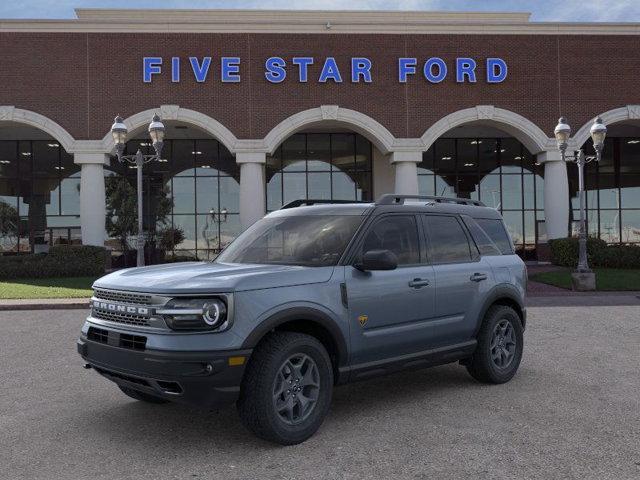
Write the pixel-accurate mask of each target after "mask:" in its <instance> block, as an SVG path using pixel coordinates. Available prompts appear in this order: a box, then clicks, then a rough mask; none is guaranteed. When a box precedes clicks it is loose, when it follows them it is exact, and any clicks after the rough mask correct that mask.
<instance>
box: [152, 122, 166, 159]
mask: <svg viewBox="0 0 640 480" xmlns="http://www.w3.org/2000/svg"><path fill="white" fill-rule="evenodd" d="M149 136H150V137H151V141H152V142H153V148H155V150H156V153H157V155H158V156H160V152H161V151H162V144H163V142H164V124H163V123H162V121H161V120H160V116H159V115H158V114H155V115H154V116H153V118H152V119H151V123H150V124H149Z"/></svg>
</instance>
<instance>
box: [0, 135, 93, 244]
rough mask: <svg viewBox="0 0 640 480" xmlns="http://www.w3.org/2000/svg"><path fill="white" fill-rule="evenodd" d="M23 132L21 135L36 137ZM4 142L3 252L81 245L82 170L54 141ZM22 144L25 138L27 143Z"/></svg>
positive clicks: (0, 191) (0, 164)
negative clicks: (71, 244) (62, 245)
mask: <svg viewBox="0 0 640 480" xmlns="http://www.w3.org/2000/svg"><path fill="white" fill-rule="evenodd" d="M32 130H33V129H22V130H21V131H26V132H29V131H32ZM32 135H33V138H40V139H37V140H30V139H20V140H0V252H2V253H19V252H20V253H30V252H43V251H47V249H48V248H49V247H50V246H52V245H58V244H70V243H80V241H81V236H80V167H79V166H78V165H76V164H74V163H73V156H72V155H70V154H68V153H67V152H66V151H65V150H64V148H62V147H61V146H60V144H59V142H57V141H56V140H53V139H44V140H41V138H43V137H45V138H46V136H45V135H43V134H42V132H39V131H35V130H33V134H32ZM23 138H24V137H23Z"/></svg>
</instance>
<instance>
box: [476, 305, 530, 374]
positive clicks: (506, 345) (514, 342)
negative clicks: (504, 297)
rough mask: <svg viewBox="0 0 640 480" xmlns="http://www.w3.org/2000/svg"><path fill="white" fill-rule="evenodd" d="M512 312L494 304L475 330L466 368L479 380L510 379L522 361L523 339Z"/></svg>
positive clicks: (508, 308)
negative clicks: (473, 349) (474, 340)
mask: <svg viewBox="0 0 640 480" xmlns="http://www.w3.org/2000/svg"><path fill="white" fill-rule="evenodd" d="M522 333H523V332H522V323H521V322H520V317H519V316H518V314H517V313H516V311H515V310H514V309H513V308H511V307H507V306H505V305H494V306H492V307H491V308H490V309H489V310H488V311H487V313H486V315H485V318H484V320H483V322H482V327H481V328H480V332H479V333H478V346H477V347H476V351H475V352H474V354H473V356H472V357H471V359H470V360H469V362H468V364H467V371H468V372H469V374H471V376H472V377H473V378H475V379H476V380H478V381H479V382H483V383H505V382H508V381H509V380H511V379H512V378H513V376H514V375H515V374H516V371H517V370H518V367H519V366H520V361H521V360H522V350H523V346H524V342H523V340H524V338H523V335H522Z"/></svg>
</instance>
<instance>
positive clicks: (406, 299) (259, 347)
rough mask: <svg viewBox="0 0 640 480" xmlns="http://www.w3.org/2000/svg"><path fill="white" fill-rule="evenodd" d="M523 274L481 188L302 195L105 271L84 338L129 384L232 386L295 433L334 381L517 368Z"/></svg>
mask: <svg viewBox="0 0 640 480" xmlns="http://www.w3.org/2000/svg"><path fill="white" fill-rule="evenodd" d="M525 282H526V270H525V266H524V264H523V262H522V260H520V258H519V257H518V256H516V255H515V254H514V251H513V246H512V242H511V240H510V238H509V235H508V234H507V231H506V229H505V226H504V224H503V221H502V219H501V217H500V214H499V213H498V212H497V211H496V210H494V209H491V208H487V207H485V206H484V205H482V204H481V203H480V202H477V201H473V200H469V199H450V198H441V197H420V196H404V195H385V196H383V197H381V198H380V200H378V201H377V202H376V203H353V202H352V203H339V202H337V203H336V202H327V201H313V200H305V201H296V202H292V203H291V204H288V205H285V206H284V207H282V209H280V210H278V211H275V212H273V213H271V214H269V215H267V216H266V217H265V218H263V219H262V220H260V221H258V222H257V223H255V224H254V225H253V226H252V227H250V228H249V229H248V230H246V231H245V232H244V233H242V234H241V235H240V236H239V237H238V238H237V239H236V240H235V241H234V242H233V243H231V245H229V246H228V247H227V248H226V249H225V250H224V251H223V252H222V253H221V254H220V255H219V256H218V258H217V259H216V260H215V261H213V262H190V263H181V264H167V265H156V266H150V267H142V268H132V269H125V270H120V271H117V272H114V273H111V274H109V275H106V276H104V277H102V278H100V279H99V280H97V281H96V282H95V284H94V285H93V288H94V294H93V297H92V299H91V313H90V315H89V317H88V318H87V320H86V322H85V324H84V326H83V327H82V333H81V335H80V338H79V339H78V342H77V347H78V352H79V353H80V355H81V356H82V358H83V359H84V360H85V362H86V365H85V366H86V367H87V368H93V369H94V370H95V371H96V372H98V373H99V374H101V375H103V376H104V377H106V378H108V379H109V380H112V381H113V382H115V383H116V384H117V385H118V387H119V388H120V389H121V390H122V391H123V392H124V393H125V394H126V395H128V396H130V397H133V398H135V399H137V400H142V401H145V402H150V403H164V402H167V401H174V402H182V403H185V404H190V405H197V406H201V407H205V408H211V407H213V406H215V405H217V404H220V403H225V402H236V403H237V407H238V411H239V413H240V417H241V419H242V421H243V423H244V424H245V425H246V426H247V427H248V428H249V429H250V430H251V431H253V432H254V433H255V434H256V435H258V436H259V437H262V438H264V439H267V440H270V441H273V442H277V443H281V444H295V443H299V442H302V441H304V440H306V439H307V438H309V437H310V436H311V435H313V433H314V432H315V431H316V430H317V429H318V427H319V426H320V424H321V423H322V421H323V419H324V417H325V416H326V414H327V412H328V410H329V406H330V403H331V395H332V390H333V387H334V385H337V384H341V383H345V382H350V381H355V380H360V379H365V378H369V377H372V376H375V375H380V374H386V373H389V372H392V371H395V370H401V369H406V368H416V367H425V366H432V365H440V364H445V363H450V362H460V363H461V364H462V365H464V366H465V367H466V369H467V370H468V371H469V373H470V374H471V376H472V377H473V378H475V379H476V380H478V381H480V382H486V383H503V382H507V381H509V380H510V379H511V378H512V377H513V376H514V374H515V373H516V370H517V369H518V366H519V364H520V359H521V357H522V350H523V331H524V328H525V322H526V311H525V306H524V296H525Z"/></svg>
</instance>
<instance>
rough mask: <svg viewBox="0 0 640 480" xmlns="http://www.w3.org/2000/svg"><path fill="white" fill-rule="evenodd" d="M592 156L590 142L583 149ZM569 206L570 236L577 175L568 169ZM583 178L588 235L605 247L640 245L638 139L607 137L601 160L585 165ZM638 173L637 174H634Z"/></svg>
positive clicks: (574, 216)
mask: <svg viewBox="0 0 640 480" xmlns="http://www.w3.org/2000/svg"><path fill="white" fill-rule="evenodd" d="M583 148H584V150H585V153H587V154H588V155H589V154H592V152H593V147H592V145H591V141H588V142H587V143H586V144H585V145H584V146H583ZM567 167H568V168H567V171H568V177H569V192H570V196H571V205H572V233H573V234H575V235H577V231H578V230H577V228H578V226H577V225H578V221H579V219H580V211H579V206H580V203H579V200H578V172H577V168H576V166H575V165H573V164H569V165H568V166H567ZM585 170H586V174H585V187H586V192H585V194H586V208H587V220H588V232H589V235H592V236H595V237H598V238H601V239H603V240H605V241H606V242H608V243H639V242H640V237H639V236H638V234H637V218H638V217H637V212H638V211H640V138H629V137H607V139H606V142H605V146H604V151H603V159H602V160H601V161H600V162H599V163H596V162H591V163H589V164H588V165H587V168H586V169H585ZM634 172H637V173H634Z"/></svg>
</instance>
